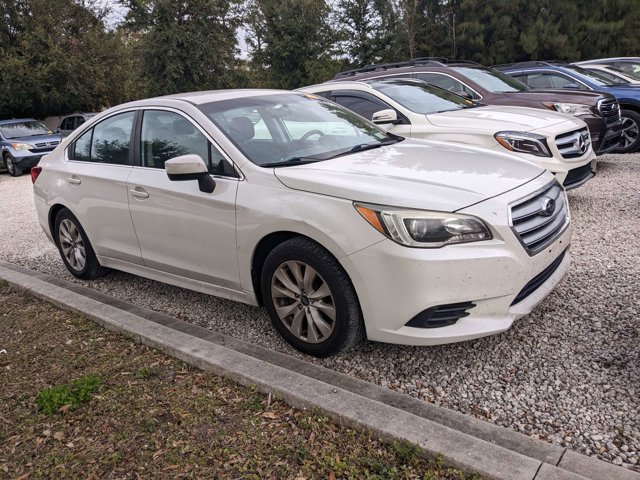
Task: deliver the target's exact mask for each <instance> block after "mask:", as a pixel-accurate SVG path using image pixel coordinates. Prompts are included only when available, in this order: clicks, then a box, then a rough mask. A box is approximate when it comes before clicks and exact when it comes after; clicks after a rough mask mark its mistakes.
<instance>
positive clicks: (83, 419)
mask: <svg viewBox="0 0 640 480" xmlns="http://www.w3.org/2000/svg"><path fill="white" fill-rule="evenodd" d="M0 298H2V299H3V301H2V302H0V318H2V321H0V339H2V348H6V349H7V354H2V355H1V356H0V362H1V363H0V478H16V479H17V478H30V479H31V478H33V479H36V478H65V479H67V478H68V479H81V478H134V477H135V478H138V477H140V478H158V479H161V478H216V479H221V480H225V479H237V478H242V479H247V480H253V479H255V480H260V479H262V478H281V479H294V478H297V477H303V478H306V479H309V480H311V479H316V478H318V479H320V478H328V479H332V478H335V479H347V478H348V479H351V478H353V479H394V480H395V479H405V480H414V479H424V478H426V479H438V480H468V479H470V478H473V477H472V476H470V475H468V474H466V473H464V472H461V471H459V470H457V469H454V468H449V467H445V466H443V465H442V464H441V463H439V462H438V461H436V460H434V459H426V458H423V457H422V456H421V455H418V454H417V451H416V447H415V446H414V445H411V444H410V443H407V442H405V443H402V442H398V443H397V444H392V445H390V444H385V443H382V442H381V441H380V440H378V438H377V437H376V436H375V434H373V433H372V432H370V431H365V430H357V429H352V428H346V427H344V426H340V425H338V424H336V423H335V422H333V421H332V420H331V419H330V418H328V417H327V416H325V415H323V414H321V413H320V412H318V411H316V410H313V409H312V410H311V411H301V410H296V409H294V408H291V407H290V406H289V405H287V404H285V403H284V402H282V401H280V400H279V399H278V398H277V396H275V395H272V397H271V399H270V400H268V399H267V397H266V396H265V395H263V394H261V393H260V392H258V390H257V389H256V388H255V387H253V388H245V387H242V386H239V385H237V384H235V383H233V382H231V381H229V380H227V379H224V378H222V377H219V376H216V375H214V374H212V373H210V372H203V371H200V370H198V369H195V368H191V367H189V366H187V365H185V364H184V363H182V362H180V361H179V360H176V359H173V358H170V357H167V356H165V355H164V354H162V353H161V352H159V351H156V350H154V349H152V348H149V347H146V346H144V345H139V344H136V343H135V342H133V341H131V340H130V339H128V338H125V337H123V336H121V335H118V334H116V333H113V332H109V331H107V330H105V329H104V328H102V327H100V326H99V325H96V324H94V323H93V322H90V321H88V320H86V319H85V318H83V317H82V316H79V315H76V314H72V313H69V312H66V311H63V310H61V309H59V308H57V307H55V306H53V305H51V304H48V303H46V302H42V301H40V300H37V299H34V298H33V297H30V296H28V295H27V294H25V293H23V292H19V291H17V290H15V289H12V288H10V287H4V288H2V287H0ZM43 365H46V368H43V367H42V366H43ZM70 379H77V380H74V381H71V382H70V381H69V380H70ZM51 385H53V387H51V388H46V389H44V390H43V387H44V386H51ZM88 401H91V403H90V405H91V408H86V405H87V403H86V402H88ZM34 404H37V408H39V409H40V411H41V412H44V413H41V412H40V411H38V410H37V408H36V405H34ZM83 405H84V407H83ZM61 410H62V411H63V412H66V413H65V414H64V415H59V414H56V412H60V411H61Z"/></svg>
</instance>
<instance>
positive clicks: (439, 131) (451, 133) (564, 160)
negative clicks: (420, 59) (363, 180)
mask: <svg viewBox="0 0 640 480" xmlns="http://www.w3.org/2000/svg"><path fill="white" fill-rule="evenodd" d="M300 91H303V92H307V93H315V94H318V95H322V96H323V97H325V98H328V99H330V100H333V101H334V102H336V103H338V104H340V105H342V106H344V107H347V108H349V109H350V110H352V111H354V112H356V113H357V114H359V115H361V116H363V117H365V118H367V119H368V120H372V121H373V122H374V123H376V124H378V125H380V126H381V127H382V128H384V129H386V130H387V131H389V132H391V133H394V134H396V135H402V136H403V137H408V138H421V139H425V140H440V141H445V142H455V143H463V144H465V145H475V146H479V147H485V148H493V149H496V150H499V151H507V150H508V151H510V152H511V153H513V154H514V155H516V156H518V157H520V158H522V159H523V160H529V161H532V162H535V163H537V164H538V165H540V166H541V167H543V168H546V169H547V170H549V171H550V172H552V173H554V174H555V175H556V178H557V179H558V181H559V182H560V183H562V184H563V185H564V187H565V189H567V190H569V189H572V188H576V187H579V186H580V185H583V184H584V183H585V182H587V181H588V180H589V179H591V178H592V177H593V176H594V175H595V171H596V162H597V160H596V155H595V153H594V152H593V148H592V147H591V137H590V135H589V130H588V128H587V124H586V123H584V122H583V121H582V120H580V119H579V118H576V117H574V116H570V115H564V114H561V113H557V112H551V111H548V110H542V109H538V108H526V107H511V106H493V105H492V106H482V105H478V104H476V103H474V102H472V101H471V100H467V99H465V98H463V97H460V96H459V95H456V94H454V93H451V92H448V91H447V90H444V89H442V88H439V87H435V86H431V85H428V84H427V83H425V82H423V81H420V80H412V79H408V78H402V79H400V78H397V79H382V80H381V79H375V80H368V81H348V82H336V81H332V82H327V83H323V84H320V85H314V86H311V87H305V88H301V89H300Z"/></svg>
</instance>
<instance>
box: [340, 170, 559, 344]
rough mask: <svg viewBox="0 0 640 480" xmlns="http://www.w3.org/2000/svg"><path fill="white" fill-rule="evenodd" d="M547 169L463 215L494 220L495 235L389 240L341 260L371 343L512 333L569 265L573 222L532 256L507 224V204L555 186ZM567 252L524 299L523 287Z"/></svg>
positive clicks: (430, 341) (437, 341) (441, 340)
mask: <svg viewBox="0 0 640 480" xmlns="http://www.w3.org/2000/svg"><path fill="white" fill-rule="evenodd" d="M550 178H551V177H550V175H548V174H545V175H542V176H541V177H539V178H538V179H536V180H533V181H532V182H529V184H527V185H526V186H524V187H519V188H517V189H515V190H513V191H511V192H508V193H506V194H503V195H500V196H499V197H497V198H496V199H491V200H487V201H485V202H483V203H480V204H477V205H475V206H473V207H470V208H467V209H464V210H462V211H461V213H467V214H471V215H475V216H477V217H480V218H482V219H484V220H485V221H486V222H487V223H488V224H489V225H491V228H492V231H493V235H494V238H493V239H492V240H488V241H484V242H477V243H469V244H462V245H452V246H447V247H444V248H440V249H421V248H408V247H404V246H401V245H398V244H396V243H394V242H392V241H391V240H385V241H382V242H380V243H377V244H375V245H372V246H371V247H368V248H365V249H364V250H361V251H359V252H356V253H354V254H352V255H350V256H348V257H345V258H343V259H341V261H342V263H343V265H344V266H345V268H346V269H347V272H348V273H349V275H350V276H351V279H352V281H353V283H354V286H355V288H356V292H357V294H358V297H359V299H360V304H361V308H362V312H363V315H364V319H365V326H366V330H367V336H368V338H369V339H370V340H373V341H380V342H387V343H399V344H407V345H436V344H443V343H452V342H460V341H464V340H470V339H474V338H478V337H483V336H486V335H491V334H495V333H500V332H503V331H505V330H507V329H508V328H509V327H510V326H511V325H512V323H513V322H514V321H515V320H516V319H517V318H520V317H522V316H523V315H526V314H528V313H530V312H531V311H532V310H533V308H534V307H535V306H536V305H537V304H538V303H540V302H541V301H542V300H543V299H544V298H545V297H546V296H547V295H548V294H549V293H550V292H551V291H552V290H553V289H554V288H555V286H556V285H557V284H558V283H560V282H561V280H562V278H563V277H564V275H565V273H566V272H567V270H568V268H569V263H570V255H569V253H568V252H566V251H567V248H568V246H569V243H570V241H571V225H569V226H568V227H567V228H566V229H565V230H564V231H563V232H562V233H561V234H560V235H559V236H558V237H557V238H556V239H555V241H553V242H552V243H551V244H550V245H548V246H547V247H546V248H545V249H544V250H542V251H541V252H540V253H538V254H536V255H532V256H530V255H529V253H527V251H526V250H525V249H524V247H523V246H522V245H521V244H520V242H519V240H518V238H517V237H516V236H515V234H514V233H513V231H512V230H511V227H510V226H509V224H508V218H509V214H508V208H509V207H508V204H510V203H513V202H515V201H517V200H519V199H521V198H523V197H525V196H526V195H527V194H528V193H531V192H532V191H535V190H537V189H539V188H541V187H543V186H544V185H546V184H548V183H549V180H550ZM563 252H566V253H565V254H564V257H563V258H562V260H561V261H559V262H557V265H556V266H555V268H554V269H553V271H552V272H550V273H549V274H548V275H546V276H544V278H543V281H541V282H539V284H537V285H536V287H537V288H535V289H534V290H533V291H532V292H529V294H528V296H526V298H524V299H522V300H521V301H519V302H517V303H514V301H515V299H516V297H517V296H518V294H519V293H520V292H521V291H523V289H524V288H525V286H527V285H528V284H530V282H531V281H532V280H533V279H534V278H536V277H538V276H540V275H541V274H542V273H544V272H545V270H546V269H548V267H549V266H550V265H551V264H552V263H553V262H554V261H555V260H557V259H558V258H559V257H560V256H561V255H562V254H563ZM464 302H472V303H473V304H475V306H474V307H473V308H470V309H469V310H468V312H469V315H468V316H466V317H464V318H460V319H459V320H457V321H456V323H454V324H453V325H449V326H443V327H438V328H415V327H410V326H407V323H408V322H409V321H410V320H411V319H412V318H414V317H415V316H416V315H418V314H419V313H420V312H423V311H424V310H425V309H428V308H431V307H435V306H440V305H448V304H458V303H464Z"/></svg>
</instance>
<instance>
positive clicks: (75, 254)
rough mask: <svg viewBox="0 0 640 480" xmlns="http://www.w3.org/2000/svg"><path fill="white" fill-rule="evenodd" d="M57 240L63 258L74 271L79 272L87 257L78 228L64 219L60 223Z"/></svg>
mask: <svg viewBox="0 0 640 480" xmlns="http://www.w3.org/2000/svg"><path fill="white" fill-rule="evenodd" d="M58 238H59V240H60V248H61V249H62V254H63V255H64V258H66V259H67V262H69V265H71V267H72V268H73V269H74V270H77V271H81V270H82V269H83V268H84V266H85V264H86V262H87V255H86V251H85V248H84V242H83V241H82V236H81V235H80V231H79V230H78V227H76V226H75V225H74V223H73V222H72V221H71V220H69V219H68V218H65V219H64V220H62V221H61V222H60V227H59V228H58Z"/></svg>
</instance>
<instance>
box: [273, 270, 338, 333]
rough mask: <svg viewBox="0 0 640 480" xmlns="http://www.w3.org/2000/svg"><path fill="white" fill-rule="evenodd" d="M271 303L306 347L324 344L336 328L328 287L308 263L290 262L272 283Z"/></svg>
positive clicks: (277, 273)
mask: <svg viewBox="0 0 640 480" xmlns="http://www.w3.org/2000/svg"><path fill="white" fill-rule="evenodd" d="M271 299H272V301H273V306H274V307H275V309H276V312H277V313H278V318H280V321H281V322H282V324H283V325H284V326H285V327H286V328H287V330H289V331H290V332H291V333H292V334H293V335H295V336H296V338H299V339H300V340H302V341H304V342H307V343H320V342H324V341H325V340H326V339H327V338H328V337H329V336H330V335H331V333H332V332H333V330H334V329H335V326H336V307H335V303H334V300H333V294H332V293H331V290H330V289H329V285H327V282H325V281H324V279H323V278H322V277H321V276H320V274H318V272H316V271H315V270H314V269H313V268H312V267H310V266H309V265H307V264H306V263H303V262H299V261H295V260H290V261H288V262H284V263H283V264H282V265H280V266H279V267H278V268H277V269H276V271H275V272H274V274H273V278H272V279H271Z"/></svg>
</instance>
